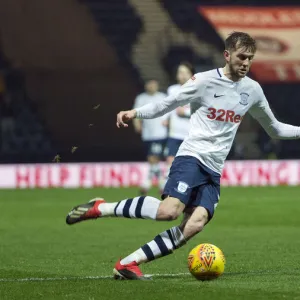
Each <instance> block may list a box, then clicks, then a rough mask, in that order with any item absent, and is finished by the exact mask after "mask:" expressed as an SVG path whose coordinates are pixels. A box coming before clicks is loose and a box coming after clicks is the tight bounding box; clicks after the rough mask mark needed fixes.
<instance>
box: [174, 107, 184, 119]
mask: <svg viewBox="0 0 300 300" xmlns="http://www.w3.org/2000/svg"><path fill="white" fill-rule="evenodd" d="M176 113H177V115H178V116H179V117H184V116H185V108H184V107H177V109H176Z"/></svg>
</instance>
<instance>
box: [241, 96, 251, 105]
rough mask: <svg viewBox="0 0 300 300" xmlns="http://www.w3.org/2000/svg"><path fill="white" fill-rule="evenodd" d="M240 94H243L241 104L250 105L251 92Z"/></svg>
mask: <svg viewBox="0 0 300 300" xmlns="http://www.w3.org/2000/svg"><path fill="white" fill-rule="evenodd" d="M240 96H241V99H240V104H242V105H245V106H246V105H248V97H249V94H247V93H240Z"/></svg>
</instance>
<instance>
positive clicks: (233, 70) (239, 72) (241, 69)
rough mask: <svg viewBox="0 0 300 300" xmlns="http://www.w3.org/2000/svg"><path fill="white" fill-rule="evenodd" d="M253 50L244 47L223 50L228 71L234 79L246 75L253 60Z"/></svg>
mask: <svg viewBox="0 0 300 300" xmlns="http://www.w3.org/2000/svg"><path fill="white" fill-rule="evenodd" d="M254 54H255V53H254V52H252V51H250V50H248V49H246V48H245V47H242V48H237V49H236V50H234V51H233V50H232V51H227V50H225V52H224V56H225V59H226V62H227V64H228V66H229V71H230V74H231V76H232V78H233V79H234V80H238V79H241V78H243V77H245V76H246V75H247V73H248V72H249V70H250V67H251V65H252V62H253V58H254Z"/></svg>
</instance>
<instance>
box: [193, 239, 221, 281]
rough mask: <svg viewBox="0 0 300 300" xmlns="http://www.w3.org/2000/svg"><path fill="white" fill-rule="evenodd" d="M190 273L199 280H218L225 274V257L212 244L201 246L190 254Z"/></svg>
mask: <svg viewBox="0 0 300 300" xmlns="http://www.w3.org/2000/svg"><path fill="white" fill-rule="evenodd" d="M188 267H189V271H190V273H191V274H192V275H193V276H194V277H195V278H196V279H198V280H212V279H216V278H218V277H219V276H221V275H222V274H223V273H224V269H225V256H224V254H223V252H222V251H221V249H219V248H218V247H216V246H215V245H212V244H200V245H198V246H196V247H195V248H194V249H192V251H191V252H190V253H189V256H188Z"/></svg>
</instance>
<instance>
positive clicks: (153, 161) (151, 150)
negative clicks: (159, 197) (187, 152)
mask: <svg viewBox="0 0 300 300" xmlns="http://www.w3.org/2000/svg"><path fill="white" fill-rule="evenodd" d="M146 147H147V162H148V174H147V176H146V178H145V180H144V181H143V182H142V185H141V187H140V194H141V195H146V194H147V193H148V191H149V189H150V188H151V186H152V181H153V179H154V178H157V179H159V178H160V174H161V172H160V165H159V162H160V156H161V155H162V152H163V141H160V140H157V141H151V142H146Z"/></svg>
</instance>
